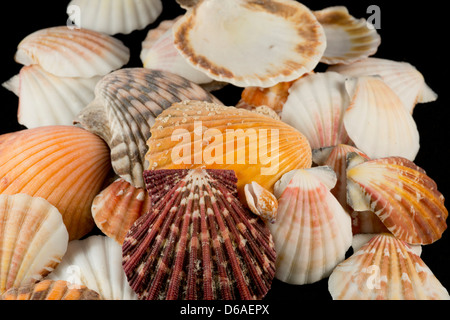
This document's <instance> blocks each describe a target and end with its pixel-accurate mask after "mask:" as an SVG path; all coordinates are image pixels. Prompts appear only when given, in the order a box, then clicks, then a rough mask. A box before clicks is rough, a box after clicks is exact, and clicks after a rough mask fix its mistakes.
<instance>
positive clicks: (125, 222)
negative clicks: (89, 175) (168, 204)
mask: <svg viewBox="0 0 450 320" xmlns="http://www.w3.org/2000/svg"><path fill="white" fill-rule="evenodd" d="M149 210H150V198H149V196H148V194H147V190H145V189H143V188H135V187H133V186H132V185H131V184H130V183H129V182H127V181H125V180H124V179H117V180H116V181H114V182H113V183H112V184H110V185H109V186H108V187H107V188H106V189H104V190H103V191H102V192H100V194H98V195H97V196H96V197H95V198H94V201H93V202H92V208H91V211H92V217H93V218H94V222H95V224H96V225H97V227H98V228H99V229H100V230H101V231H102V232H103V233H104V234H105V235H106V236H108V237H110V238H112V239H114V240H115V241H116V242H117V243H119V244H120V245H121V244H122V243H123V240H124V239H125V236H126V234H127V232H128V230H129V229H130V227H131V226H132V225H133V223H134V222H135V221H136V220H137V219H138V218H139V217H140V216H142V215H143V214H145V213H147V212H148V211H149Z"/></svg>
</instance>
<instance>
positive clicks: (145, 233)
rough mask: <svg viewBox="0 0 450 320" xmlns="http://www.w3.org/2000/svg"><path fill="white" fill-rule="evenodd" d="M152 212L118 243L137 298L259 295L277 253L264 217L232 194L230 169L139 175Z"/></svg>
mask: <svg viewBox="0 0 450 320" xmlns="http://www.w3.org/2000/svg"><path fill="white" fill-rule="evenodd" d="M144 174H145V177H146V182H147V183H148V185H147V190H148V192H149V194H151V195H152V196H151V197H152V206H151V211H150V212H148V213H147V214H146V215H144V216H142V217H141V218H139V219H138V220H137V221H136V223H135V224H134V225H133V227H132V228H131V229H130V231H129V233H128V234H127V237H126V238H125V241H124V244H123V246H122V252H123V267H124V270H125V273H126V274H127V277H128V281H129V283H130V285H131V287H132V288H133V289H134V290H135V291H136V293H137V294H138V296H139V298H140V299H148V300H154V299H165V300H171V299H183V300H211V299H213V300H235V299H241V300H250V299H262V298H263V297H264V296H265V295H266V293H267V292H268V290H269V289H270V287H271V283H272V279H273V276H274V273H275V258H276V253H275V250H274V248H273V241H272V236H271V235H270V232H269V230H268V228H267V227H266V226H265V224H264V222H263V221H262V220H260V219H259V218H258V217H256V216H254V215H253V214H252V213H250V212H249V211H246V210H245V209H244V208H243V207H242V205H241V203H240V202H239V200H238V199H237V198H236V196H235V194H236V181H237V178H236V175H235V174H234V172H233V171H230V170H202V169H194V170H154V171H146V172H145V173H144Z"/></svg>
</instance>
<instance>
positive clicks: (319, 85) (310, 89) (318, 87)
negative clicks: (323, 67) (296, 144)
mask: <svg viewBox="0 0 450 320" xmlns="http://www.w3.org/2000/svg"><path fill="white" fill-rule="evenodd" d="M349 103H350V101H349V98H348V94H347V92H346V90H345V77H344V76H342V75H340V74H338V73H335V72H325V73H314V74H309V75H307V76H305V77H302V78H300V79H298V80H297V81H295V82H294V84H293V85H292V86H291V88H290V89H289V96H288V98H287V100H286V102H285V103H284V106H283V112H282V113H281V120H283V121H284V122H286V123H287V124H289V125H291V126H293V127H294V128H296V129H297V130H299V131H300V132H301V133H303V134H304V135H305V136H306V137H307V139H308V141H309V142H310V144H311V148H312V149H318V148H323V147H330V146H336V145H338V144H341V143H342V144H349V143H350V139H349V137H348V135H347V132H346V131H345V127H344V121H343V119H344V112H345V110H346V109H347V107H348V105H349Z"/></svg>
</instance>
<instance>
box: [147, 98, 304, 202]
mask: <svg viewBox="0 0 450 320" xmlns="http://www.w3.org/2000/svg"><path fill="white" fill-rule="evenodd" d="M243 137H247V138H246V139H242V138H243ZM147 143H148V146H149V151H148V153H147V155H146V159H147V160H148V161H149V167H148V168H149V170H155V169H186V168H189V169H193V168H200V167H201V168H207V169H228V170H234V171H235V172H236V175H237V177H238V183H237V186H238V190H239V193H240V196H241V199H242V200H244V199H245V196H244V186H245V185H246V184H248V183H251V182H252V181H254V182H256V183H258V184H259V185H261V186H262V187H263V188H265V189H267V190H268V191H270V192H272V191H273V186H274V184H275V182H276V181H278V179H280V177H281V176H282V175H283V174H284V173H286V172H288V171H291V170H293V169H300V168H307V167H310V166H311V163H312V161H311V148H310V146H309V143H308V141H307V140H306V138H305V137H304V136H303V135H302V134H301V133H300V132H298V131H297V130H295V129H294V128H292V127H290V126H288V125H287V124H285V123H284V122H282V121H279V120H275V119H272V118H270V117H267V116H265V115H262V114H259V113H256V112H252V111H248V110H245V109H237V108H234V107H225V106H219V105H217V104H211V103H205V102H198V101H183V102H182V103H176V104H174V105H172V107H170V108H169V109H167V110H166V111H164V112H163V113H162V114H161V115H160V116H159V117H158V118H157V119H156V123H155V125H154V126H153V127H152V137H151V138H150V139H149V140H148V142H147Z"/></svg>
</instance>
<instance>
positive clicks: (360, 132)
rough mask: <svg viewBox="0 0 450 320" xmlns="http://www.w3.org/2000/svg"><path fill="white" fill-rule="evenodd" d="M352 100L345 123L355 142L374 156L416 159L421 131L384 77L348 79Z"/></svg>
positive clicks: (369, 154)
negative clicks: (382, 78)
mask: <svg viewBox="0 0 450 320" xmlns="http://www.w3.org/2000/svg"><path fill="white" fill-rule="evenodd" d="M346 86H347V89H348V92H349V95H350V96H351V97H352V98H351V103H350V106H349V107H348V109H347V110H346V112H345V115H344V126H345V129H346V131H347V133H348V136H349V137H350V139H351V140H352V141H353V142H354V144H355V146H356V147H357V148H358V149H359V150H361V151H363V152H364V153H365V154H367V155H368V156H369V157H370V158H372V159H375V158H383V157H389V156H399V157H404V158H407V159H409V160H411V161H413V160H414V159H415V157H416V155H417V153H418V152H419V148H420V143H419V132H418V130H417V125H416V123H415V121H414V118H413V117H412V116H411V114H410V113H409V112H408V111H407V110H406V109H405V107H404V105H403V103H402V101H401V100H400V99H399V97H398V96H397V95H396V94H395V92H394V91H393V90H392V89H391V88H390V87H389V86H388V85H386V84H385V83H384V82H383V80H381V78H380V77H377V76H363V77H358V78H352V79H348V80H347V81H346Z"/></svg>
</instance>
